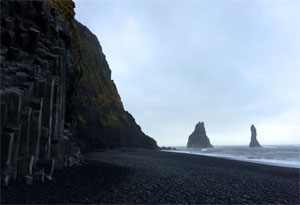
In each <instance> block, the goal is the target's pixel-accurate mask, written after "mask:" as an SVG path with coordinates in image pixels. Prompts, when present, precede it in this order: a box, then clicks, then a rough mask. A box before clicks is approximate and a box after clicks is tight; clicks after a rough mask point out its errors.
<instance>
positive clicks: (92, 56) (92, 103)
mask: <svg viewBox="0 0 300 205" xmlns="http://www.w3.org/2000/svg"><path fill="white" fill-rule="evenodd" d="M76 25H77V27H78V31H79V36H80V41H81V46H82V54H83V67H84V68H83V70H84V73H83V76H82V78H81V80H80V82H79V90H78V92H79V98H80V100H79V106H78V109H79V119H80V120H79V122H78V138H79V139H78V140H79V143H78V144H80V145H81V149H82V150H87V149H91V148H113V147H142V148H147V149H157V148H158V147H157V144H156V142H155V140H153V139H152V138H150V137H149V136H147V135H145V134H144V133H143V132H142V130H141V128H140V126H139V125H138V124H136V122H135V119H134V118H133V117H132V115H131V114H130V113H128V112H127V111H125V110H124V107H123V104H122V102H121V98H120V96H119V94H118V90H117V88H116V85H115V83H114V82H113V80H112V79H111V70H110V68H109V65H108V63H107V61H106V58H105V55H104V54H103V52H102V48H101V45H100V44H99V41H98V39H97V37H96V36H95V35H94V34H93V33H92V32H91V31H90V30H89V29H88V28H87V27H85V26H84V25H82V24H81V23H79V22H76Z"/></svg>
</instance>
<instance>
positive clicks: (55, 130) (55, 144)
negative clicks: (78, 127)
mask: <svg viewBox="0 0 300 205" xmlns="http://www.w3.org/2000/svg"><path fill="white" fill-rule="evenodd" d="M58 6H59V7H58ZM56 8H58V9H56ZM73 8H74V3H73V2H72V1H64V3H63V4H61V5H60V4H57V2H56V1H51V2H49V1H1V123H0V124H1V180H2V181H3V182H4V183H5V184H8V182H9V181H11V180H16V179H20V180H24V181H26V183H27V184H31V183H32V181H33V180H37V181H44V179H45V177H46V178H48V179H51V175H52V173H53V169H54V168H62V167H63V166H68V165H72V164H74V163H77V162H78V161H79V155H80V153H79V148H77V147H76V146H75V145H74V143H73V134H74V133H73V130H74V128H75V124H76V123H75V122H76V113H74V110H75V109H74V107H76V103H75V102H76V95H75V92H74V91H75V90H76V86H77V82H78V80H79V78H80V69H81V62H80V61H81V54H80V48H79V46H78V45H79V41H78V35H77V31H76V28H75V24H74V22H73V21H74V18H73V16H74V12H73ZM59 9H60V10H59ZM62 11H63V12H62Z"/></svg>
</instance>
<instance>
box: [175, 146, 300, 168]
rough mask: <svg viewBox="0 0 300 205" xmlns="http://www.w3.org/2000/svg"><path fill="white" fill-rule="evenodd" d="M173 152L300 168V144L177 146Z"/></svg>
mask: <svg viewBox="0 0 300 205" xmlns="http://www.w3.org/2000/svg"><path fill="white" fill-rule="evenodd" d="M176 149H177V150H172V151H171V152H182V153H188V154H198V155H207V156H215V157H222V158H229V159H234V160H241V161H248V162H254V163H262V164H271V165H277V166H284V167H296V168H300V145H265V146H262V148H249V147H248V146H215V147H214V148H207V149H199V148H186V147H176Z"/></svg>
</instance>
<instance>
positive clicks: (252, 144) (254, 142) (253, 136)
mask: <svg viewBox="0 0 300 205" xmlns="http://www.w3.org/2000/svg"><path fill="white" fill-rule="evenodd" d="M250 130H251V142H250V144H249V147H261V146H260V144H259V142H258V141H257V139H256V128H255V126H254V125H251V128H250Z"/></svg>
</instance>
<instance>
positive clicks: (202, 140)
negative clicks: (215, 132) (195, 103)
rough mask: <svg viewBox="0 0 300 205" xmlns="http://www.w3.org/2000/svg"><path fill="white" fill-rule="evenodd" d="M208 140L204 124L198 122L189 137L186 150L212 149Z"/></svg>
mask: <svg viewBox="0 0 300 205" xmlns="http://www.w3.org/2000/svg"><path fill="white" fill-rule="evenodd" d="M212 147H213V146H212V145H211V144H210V141H209V138H208V137H207V135H206V131H205V127H204V122H199V123H197V124H196V126H195V130H194V131H193V133H192V134H191V135H190V136H189V139H188V143H187V148H212Z"/></svg>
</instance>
